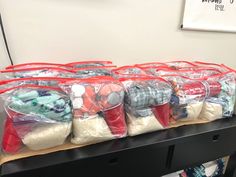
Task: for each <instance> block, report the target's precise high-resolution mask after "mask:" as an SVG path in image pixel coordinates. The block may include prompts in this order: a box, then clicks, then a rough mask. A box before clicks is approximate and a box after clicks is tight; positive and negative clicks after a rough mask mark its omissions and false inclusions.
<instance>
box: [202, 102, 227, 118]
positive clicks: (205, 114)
mask: <svg viewBox="0 0 236 177" xmlns="http://www.w3.org/2000/svg"><path fill="white" fill-rule="evenodd" d="M222 111H223V107H222V106H221V104H219V103H211V102H205V103H204V105H203V108H202V111H201V113H200V115H199V118H200V119H203V120H209V121H214V120H216V119H220V118H222V115H223V114H222Z"/></svg>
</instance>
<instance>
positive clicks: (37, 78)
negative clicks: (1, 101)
mask: <svg viewBox="0 0 236 177" xmlns="http://www.w3.org/2000/svg"><path fill="white" fill-rule="evenodd" d="M38 80H40V81H42V80H43V81H68V80H75V78H62V77H27V78H15V79H9V80H0V85H4V84H8V83H11V82H17V81H38Z"/></svg>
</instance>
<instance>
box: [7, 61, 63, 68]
mask: <svg viewBox="0 0 236 177" xmlns="http://www.w3.org/2000/svg"><path fill="white" fill-rule="evenodd" d="M27 65H52V66H63V67H68V66H67V65H65V64H59V63H43V62H42V63H40V62H39V63H37V62H35V63H23V64H18V65H10V66H7V67H6V69H13V68H17V67H22V66H27Z"/></svg>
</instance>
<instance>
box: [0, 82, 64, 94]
mask: <svg viewBox="0 0 236 177" xmlns="http://www.w3.org/2000/svg"><path fill="white" fill-rule="evenodd" d="M18 88H39V89H47V90H55V91H62V90H61V89H60V88H59V87H50V86H40V85H30V84H26V85H19V86H15V87H11V88H8V89H4V90H0V94H2V93H5V92H8V91H10V90H14V89H18Z"/></svg>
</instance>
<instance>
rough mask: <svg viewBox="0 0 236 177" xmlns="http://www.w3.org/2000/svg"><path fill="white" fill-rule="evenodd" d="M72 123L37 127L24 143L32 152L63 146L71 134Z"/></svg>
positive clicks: (25, 138) (27, 135)
mask: <svg viewBox="0 0 236 177" xmlns="http://www.w3.org/2000/svg"><path fill="white" fill-rule="evenodd" d="M71 126H72V123H71V122H67V123H50V124H44V125H42V126H38V127H35V128H34V129H33V131H31V132H29V133H27V134H26V135H25V136H24V137H23V139H22V141H23V143H24V144H25V146H27V147H28V148H29V149H31V150H41V149H47V148H52V147H55V146H59V145H62V144H63V143H64V142H65V140H66V138H67V136H68V135H69V134H70V132H71Z"/></svg>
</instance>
